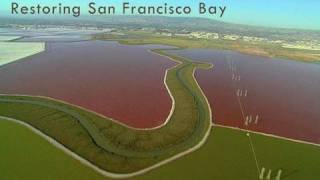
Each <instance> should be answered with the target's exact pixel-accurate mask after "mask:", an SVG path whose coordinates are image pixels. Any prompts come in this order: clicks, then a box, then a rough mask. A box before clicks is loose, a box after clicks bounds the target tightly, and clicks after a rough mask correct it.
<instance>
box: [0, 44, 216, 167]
mask: <svg viewBox="0 0 320 180" xmlns="http://www.w3.org/2000/svg"><path fill="white" fill-rule="evenodd" d="M155 52H156V53H159V54H162V55H165V52H164V51H161V50H155ZM168 56H169V55H168ZM170 57H171V58H173V59H174V60H175V61H177V62H179V64H178V65H177V66H175V67H173V68H171V69H170V70H168V72H167V77H166V83H167V85H168V88H169V89H170V92H171V94H172V96H173V98H174V100H175V108H174V111H173V113H172V116H171V118H170V120H169V122H168V123H167V124H166V125H165V126H163V127H161V128H158V129H153V130H137V129H131V128H128V127H126V126H123V125H121V124H118V123H116V122H114V121H112V120H110V119H107V118H104V117H101V116H98V115H97V114H95V113H92V112H88V111H86V110H84V109H80V108H78V107H75V106H73V105H70V104H66V103H63V102H58V101H56V100H53V99H47V98H41V97H26V96H24V97H23V96H0V109H1V111H0V116H5V117H10V118H14V119H17V120H21V121H24V122H27V123H28V124H30V125H32V126H33V127H35V128H37V129H39V130H41V131H42V132H43V133H45V134H47V135H48V136H50V137H52V138H54V139H56V140H57V141H58V142H60V143H61V144H63V145H64V146H66V147H67V148H68V149H70V150H72V151H73V152H75V153H77V154H78V155H80V156H81V157H84V158H85V159H87V160H89V161H90V162H92V163H93V164H95V165H97V166H98V167H100V168H102V169H104V170H107V171H109V172H114V173H131V172H135V171H138V170H141V169H143V168H146V167H149V166H151V165H153V164H156V163H158V162H159V161H162V160H164V159H167V158H169V157H172V156H174V155H176V154H178V153H181V152H183V151H186V150H188V149H190V148H192V147H194V146H196V145H197V144H199V142H200V141H201V140H203V139H204V138H205V137H206V134H207V132H208V130H210V128H211V118H210V109H209V105H208V104H207V101H206V99H205V97H204V95H203V93H202V92H201V90H200V88H199V87H198V85H197V83H196V81H195V79H194V78H193V71H194V70H195V69H196V68H209V67H211V65H210V64H204V63H194V62H191V61H190V60H188V59H186V58H182V57H176V56H173V55H170Z"/></svg>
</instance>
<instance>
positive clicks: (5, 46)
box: [0, 42, 45, 66]
mask: <svg viewBox="0 0 320 180" xmlns="http://www.w3.org/2000/svg"><path fill="white" fill-rule="evenodd" d="M0 49H1V51H0V66H2V65H4V64H8V63H11V62H14V61H17V60H20V59H22V58H25V57H27V56H31V55H34V54H37V53H39V52H42V51H44V50H45V44H44V43H38V42H0Z"/></svg>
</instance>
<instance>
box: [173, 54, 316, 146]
mask: <svg viewBox="0 0 320 180" xmlns="http://www.w3.org/2000/svg"><path fill="white" fill-rule="evenodd" d="M174 53H175V54H179V55H182V56H185V57H189V58H192V59H194V60H197V61H202V62H210V63H213V64H214V68H213V69H211V70H209V71H203V70H199V71H198V72H196V78H197V80H198V81H199V84H200V86H201V87H202V88H203V90H204V92H205V94H206V96H207V97H208V99H209V102H210V103H211V107H212V110H213V111H212V113H213V117H214V118H213V122H214V123H217V124H222V125H227V126H233V127H240V128H243V129H250V130H255V131H259V132H264V133H269V134H275V135H279V136H284V137H288V138H294V139H300V140H305V141H309V142H314V143H320V131H319V128H320V121H319V117H320V111H319V110H318V108H319V107H320V98H318V97H319V89H320V78H319V77H320V65H317V64H312V63H304V62H297V61H292V60H284V59H271V58H265V57H259V56H253V55H245V54H241V53H237V52H232V51H223V50H205V49H192V50H180V51H174ZM237 96H238V97H237ZM238 98H239V100H240V103H241V106H242V110H243V115H242V112H241V108H240V105H239V102H238Z"/></svg>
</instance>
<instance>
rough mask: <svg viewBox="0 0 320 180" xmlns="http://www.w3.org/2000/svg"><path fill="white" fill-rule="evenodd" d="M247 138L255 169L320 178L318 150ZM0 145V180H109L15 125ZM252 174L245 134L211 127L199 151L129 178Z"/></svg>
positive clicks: (249, 177) (250, 178) (4, 124)
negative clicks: (209, 133) (250, 141)
mask: <svg viewBox="0 0 320 180" xmlns="http://www.w3.org/2000/svg"><path fill="white" fill-rule="evenodd" d="M251 138H252V142H253V146H254V148H255V151H256V154H257V159H258V163H259V166H260V168H261V167H265V168H268V169H272V170H273V172H275V171H276V170H278V169H280V168H281V169H282V170H283V176H282V178H281V179H284V180H301V179H304V180H317V179H318V177H319V176H320V172H319V171H318V167H319V165H320V148H319V147H315V146H312V145H305V144H300V143H295V142H290V141H286V140H281V139H276V138H271V137H266V136H263V135H257V134H253V133H251ZM0 140H1V144H0V158H1V159H2V161H0V169H1V170H2V171H1V174H0V179H10V180H14V179H21V177H23V179H26V180H29V179H30V180H31V179H52V180H58V179H93V180H94V179H97V180H98V179H110V178H104V177H101V176H100V175H98V174H97V173H95V172H93V171H92V170H90V169H88V168H87V167H85V166H84V165H82V164H80V163H79V162H77V161H76V160H73V159H72V158H71V157H69V156H68V155H66V154H64V153H63V152H62V151H60V150H58V149H57V148H55V147H54V146H53V145H51V144H50V143H47V142H46V141H45V140H44V139H42V138H41V137H39V136H38V135H36V134H34V133H33V132H32V131H30V130H28V129H27V128H25V127H23V126H21V125H17V124H16V123H13V122H9V121H3V120H1V119H0ZM35 147H37V148H35ZM30 154H36V156H30ZM21 167H24V168H21ZM256 169H257V168H256V165H255V161H254V158H253V154H252V150H251V147H250V144H249V139H248V136H246V133H245V132H242V131H239V130H233V129H227V128H221V127H215V128H213V129H212V132H211V135H210V137H209V139H208V141H207V143H206V144H205V145H204V146H203V147H202V148H200V149H199V150H198V151H196V152H194V153H192V154H190V155H187V156H185V157H182V158H180V159H178V160H176V161H174V162H171V163H169V164H167V165H164V166H161V167H159V168H157V169H155V170H153V171H151V172H148V173H147V174H144V175H141V176H137V177H135V178H131V179H135V180H151V179H157V180H158V179H159V180H161V179H163V180H166V179H184V180H189V179H190V180H193V179H201V180H207V179H208V180H211V179H221V180H229V179H230V180H232V179H238V180H256V179H258V178H257V170H256ZM272 176H274V174H273V175H272Z"/></svg>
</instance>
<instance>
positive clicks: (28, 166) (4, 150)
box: [0, 118, 103, 180]
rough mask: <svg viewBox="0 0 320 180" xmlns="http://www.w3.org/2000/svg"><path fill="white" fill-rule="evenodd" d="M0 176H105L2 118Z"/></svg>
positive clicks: (53, 179)
mask: <svg viewBox="0 0 320 180" xmlns="http://www.w3.org/2000/svg"><path fill="white" fill-rule="evenodd" d="M0 142H1V143H0V159H1V161H0V179H3V180H21V179H25V180H31V179H46V180H58V179H77V180H86V179H92V180H98V179H103V177H102V176H100V175H99V174H97V173H96V172H95V171H93V170H92V169H90V168H88V167H86V166H84V165H82V164H80V163H79V162H78V161H76V160H75V159H73V158H72V157H71V156H69V155H67V154H65V153H64V152H63V151H61V150H59V149H57V148H56V147H54V146H53V145H51V144H50V143H49V142H47V141H46V140H45V139H43V138H42V137H40V136H39V135H37V134H35V133H33V132H32V131H31V130H29V129H28V128H26V127H24V126H22V125H19V124H17V123H14V122H10V121H5V120H3V119H1V118H0Z"/></svg>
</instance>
